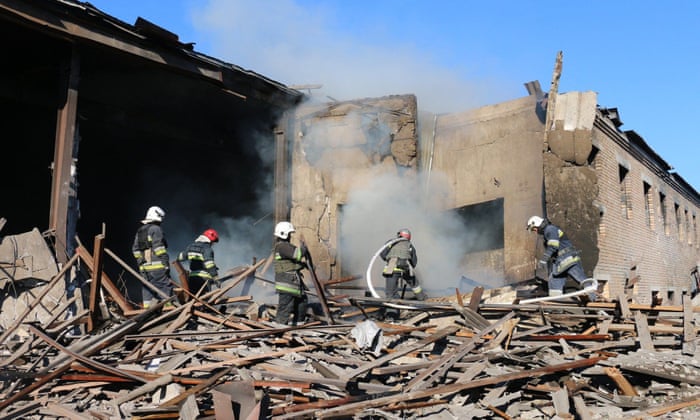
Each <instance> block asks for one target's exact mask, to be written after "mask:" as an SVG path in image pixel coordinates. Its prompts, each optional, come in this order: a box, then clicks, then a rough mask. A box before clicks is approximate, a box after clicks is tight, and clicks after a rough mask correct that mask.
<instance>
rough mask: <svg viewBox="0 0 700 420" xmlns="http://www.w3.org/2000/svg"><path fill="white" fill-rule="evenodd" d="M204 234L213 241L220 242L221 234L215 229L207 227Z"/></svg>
mask: <svg viewBox="0 0 700 420" xmlns="http://www.w3.org/2000/svg"><path fill="white" fill-rule="evenodd" d="M202 235H204V236H206V237H207V238H209V240H210V241H212V242H219V234H218V233H216V231H215V230H214V229H207V230H205V231H204V233H203V234H202Z"/></svg>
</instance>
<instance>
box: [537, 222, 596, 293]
mask: <svg viewBox="0 0 700 420" xmlns="http://www.w3.org/2000/svg"><path fill="white" fill-rule="evenodd" d="M527 229H528V230H529V231H531V232H536V233H538V234H540V235H542V236H543V237H544V246H545V250H544V254H543V255H542V259H541V260H539V261H538V262H537V264H538V265H539V266H541V267H548V266H549V263H550V261H551V262H552V265H551V269H550V270H549V279H548V284H549V295H550V296H560V295H562V294H563V293H564V286H565V285H566V279H567V278H568V277H571V278H573V279H574V280H576V282H578V283H579V285H582V286H583V285H584V284H585V283H584V282H585V281H586V280H587V277H586V273H585V271H584V270H583V266H582V265H581V257H580V256H579V252H578V250H577V249H576V248H574V246H573V244H572V243H571V241H570V240H569V238H568V237H567V236H566V234H565V233H564V231H563V230H561V229H559V227H557V226H556V225H554V224H552V223H550V222H549V220H547V219H545V218H542V217H540V216H532V217H531V218H530V219H528V221H527ZM594 297H595V296H590V298H594Z"/></svg>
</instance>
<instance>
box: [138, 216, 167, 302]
mask: <svg viewBox="0 0 700 420" xmlns="http://www.w3.org/2000/svg"><path fill="white" fill-rule="evenodd" d="M164 217H165V211H163V209H162V208H160V207H158V206H153V207H150V208H149V209H148V211H147V212H146V218H145V219H143V220H141V226H140V227H139V228H138V230H137V231H136V235H135V237H134V244H133V245H132V247H131V251H132V253H133V255H134V258H135V259H136V262H137V264H138V266H139V271H140V272H141V274H142V275H143V276H144V277H145V278H146V280H147V281H149V282H150V283H151V284H152V285H153V286H155V287H156V288H158V290H160V291H161V292H163V293H164V294H165V296H168V297H169V296H171V295H172V293H173V284H172V281H171V280H170V258H169V257H168V244H167V242H166V240H165V236H164V235H163V229H162V228H161V227H160V224H161V223H162V222H163V218H164ZM161 299H162V296H160V295H158V296H156V295H154V294H153V292H152V291H151V289H149V288H145V287H144V288H143V306H144V308H148V306H149V304H150V302H151V301H152V300H161Z"/></svg>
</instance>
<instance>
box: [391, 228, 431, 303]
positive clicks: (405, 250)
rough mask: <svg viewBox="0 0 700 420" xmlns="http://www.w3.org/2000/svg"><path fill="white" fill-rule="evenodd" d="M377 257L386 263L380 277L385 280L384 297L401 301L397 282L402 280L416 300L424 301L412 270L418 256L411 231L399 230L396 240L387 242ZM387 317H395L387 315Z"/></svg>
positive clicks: (421, 290) (423, 295) (424, 296)
mask: <svg viewBox="0 0 700 420" xmlns="http://www.w3.org/2000/svg"><path fill="white" fill-rule="evenodd" d="M390 243H391V245H387V246H385V247H384V249H383V250H382V252H381V253H380V254H379V256H380V257H381V258H382V259H383V260H384V261H386V265H384V269H383V270H382V275H383V276H384V278H385V279H386V292H385V293H386V297H387V298H389V299H401V298H402V293H401V288H400V287H399V281H400V280H403V281H405V282H406V284H407V285H408V286H409V287H410V288H411V291H412V292H413V295H414V296H415V298H416V299H417V300H425V299H426V295H425V292H423V289H422V288H421V286H420V284H418V280H417V279H416V276H415V273H414V271H413V270H414V268H415V267H416V265H417V264H418V255H417V254H416V248H415V247H414V246H413V244H412V243H411V231H409V230H408V229H401V230H399V231H398V232H397V234H396V238H393V239H390V240H389V241H387V244H390ZM387 315H388V316H391V315H395V314H393V313H389V312H388V313H387Z"/></svg>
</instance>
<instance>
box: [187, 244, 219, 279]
mask: <svg viewBox="0 0 700 420" xmlns="http://www.w3.org/2000/svg"><path fill="white" fill-rule="evenodd" d="M177 260H178V261H188V263H189V268H190V276H194V277H201V278H204V279H214V278H216V276H218V274H219V268H218V267H217V266H216V263H215V262H214V250H213V249H212V246H211V241H210V240H209V239H208V238H206V237H205V236H203V235H202V236H200V237H198V238H197V239H196V240H195V241H194V242H192V243H191V244H189V245H188V246H187V248H186V249H185V250H184V251H183V252H181V253H180V254H178V256H177Z"/></svg>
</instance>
